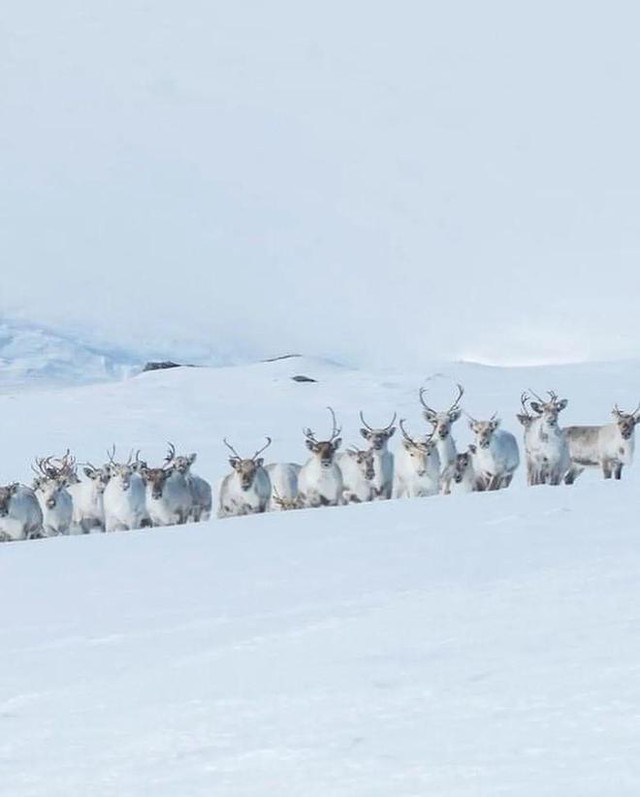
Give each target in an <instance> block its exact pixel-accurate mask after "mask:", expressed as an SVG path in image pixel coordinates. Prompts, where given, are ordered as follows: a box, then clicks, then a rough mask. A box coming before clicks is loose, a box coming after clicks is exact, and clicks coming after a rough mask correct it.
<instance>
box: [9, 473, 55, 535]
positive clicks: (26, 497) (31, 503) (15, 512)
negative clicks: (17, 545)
mask: <svg viewBox="0 0 640 797" xmlns="http://www.w3.org/2000/svg"><path fill="white" fill-rule="evenodd" d="M43 534H44V530H43V528H42V510H41V509H40V504H39V503H38V499H37V498H36V496H35V493H34V492H33V490H32V489H31V488H30V487H25V485H24V484H18V482H14V483H13V484H9V485H7V486H5V487H0V541H1V542H10V541H12V540H31V539H35V538H36V537H42V536H43Z"/></svg>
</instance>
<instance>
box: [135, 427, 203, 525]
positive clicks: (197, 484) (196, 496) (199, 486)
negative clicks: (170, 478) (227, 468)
mask: <svg viewBox="0 0 640 797" xmlns="http://www.w3.org/2000/svg"><path fill="white" fill-rule="evenodd" d="M196 457H197V454H189V455H188V456H179V457H177V456H176V448H175V446H174V445H173V443H169V454H168V458H167V460H166V461H167V462H168V463H169V465H170V466H171V469H172V470H173V472H174V473H177V474H180V475H182V476H184V478H185V480H186V483H187V487H188V488H189V492H190V493H191V520H193V521H194V522H195V523H198V522H200V521H205V520H209V518H210V517H211V506H212V503H213V497H212V492H211V485H210V484H209V482H208V481H207V480H206V479H203V478H202V477H201V476H198V475H197V474H195V473H194V472H193V471H192V470H191V466H192V465H193V463H194V462H195V461H196ZM145 467H146V465H145Z"/></svg>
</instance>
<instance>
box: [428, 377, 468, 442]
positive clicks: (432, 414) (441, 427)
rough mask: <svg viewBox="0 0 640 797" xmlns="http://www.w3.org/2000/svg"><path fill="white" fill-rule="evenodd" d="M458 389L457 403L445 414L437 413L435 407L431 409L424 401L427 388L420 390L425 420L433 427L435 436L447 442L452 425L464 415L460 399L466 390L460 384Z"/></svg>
mask: <svg viewBox="0 0 640 797" xmlns="http://www.w3.org/2000/svg"><path fill="white" fill-rule="evenodd" d="M457 388H458V395H457V397H456V399H455V401H454V402H453V404H452V405H451V406H450V407H449V409H448V410H445V411H444V412H436V410H434V409H433V407H430V406H429V405H428V404H427V403H426V402H425V400H424V394H425V393H426V392H427V390H426V388H424V387H421V388H420V403H421V404H422V406H423V407H424V412H423V413H422V414H423V415H424V418H425V420H426V421H427V422H428V423H430V424H431V425H432V426H433V435H434V436H435V437H437V438H439V439H440V440H446V439H447V437H449V435H450V434H451V427H452V425H453V424H454V423H455V422H456V421H457V420H458V418H459V417H460V415H461V414H462V410H461V409H460V406H459V404H460V399H461V398H462V396H463V395H464V388H463V387H462V385H460V384H458V385H457Z"/></svg>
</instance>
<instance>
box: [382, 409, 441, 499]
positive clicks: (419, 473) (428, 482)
mask: <svg viewBox="0 0 640 797" xmlns="http://www.w3.org/2000/svg"><path fill="white" fill-rule="evenodd" d="M400 430H401V432H402V437H403V440H402V445H401V447H400V449H399V450H398V452H397V453H396V457H395V472H394V477H393V497H394V498H421V497H423V496H429V495H437V494H438V490H439V488H440V455H439V454H438V448H437V445H436V442H435V441H434V439H433V435H431V436H429V437H428V438H426V439H424V440H414V438H413V437H411V435H410V434H409V433H408V432H407V430H406V429H405V427H404V419H403V420H401V421H400Z"/></svg>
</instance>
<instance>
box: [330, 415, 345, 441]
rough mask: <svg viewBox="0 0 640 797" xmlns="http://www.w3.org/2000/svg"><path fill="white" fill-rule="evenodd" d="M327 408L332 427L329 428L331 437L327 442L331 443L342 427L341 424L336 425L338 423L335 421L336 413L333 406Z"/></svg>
mask: <svg viewBox="0 0 640 797" xmlns="http://www.w3.org/2000/svg"><path fill="white" fill-rule="evenodd" d="M327 409H328V410H329V412H330V413H331V423H332V427H333V428H332V429H331V437H330V438H329V442H330V443H332V442H333V441H334V440H335V439H336V437H337V436H338V435H339V434H340V432H341V431H342V427H341V426H340V427H338V424H337V422H336V414H335V412H334V411H333V408H332V407H327Z"/></svg>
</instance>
